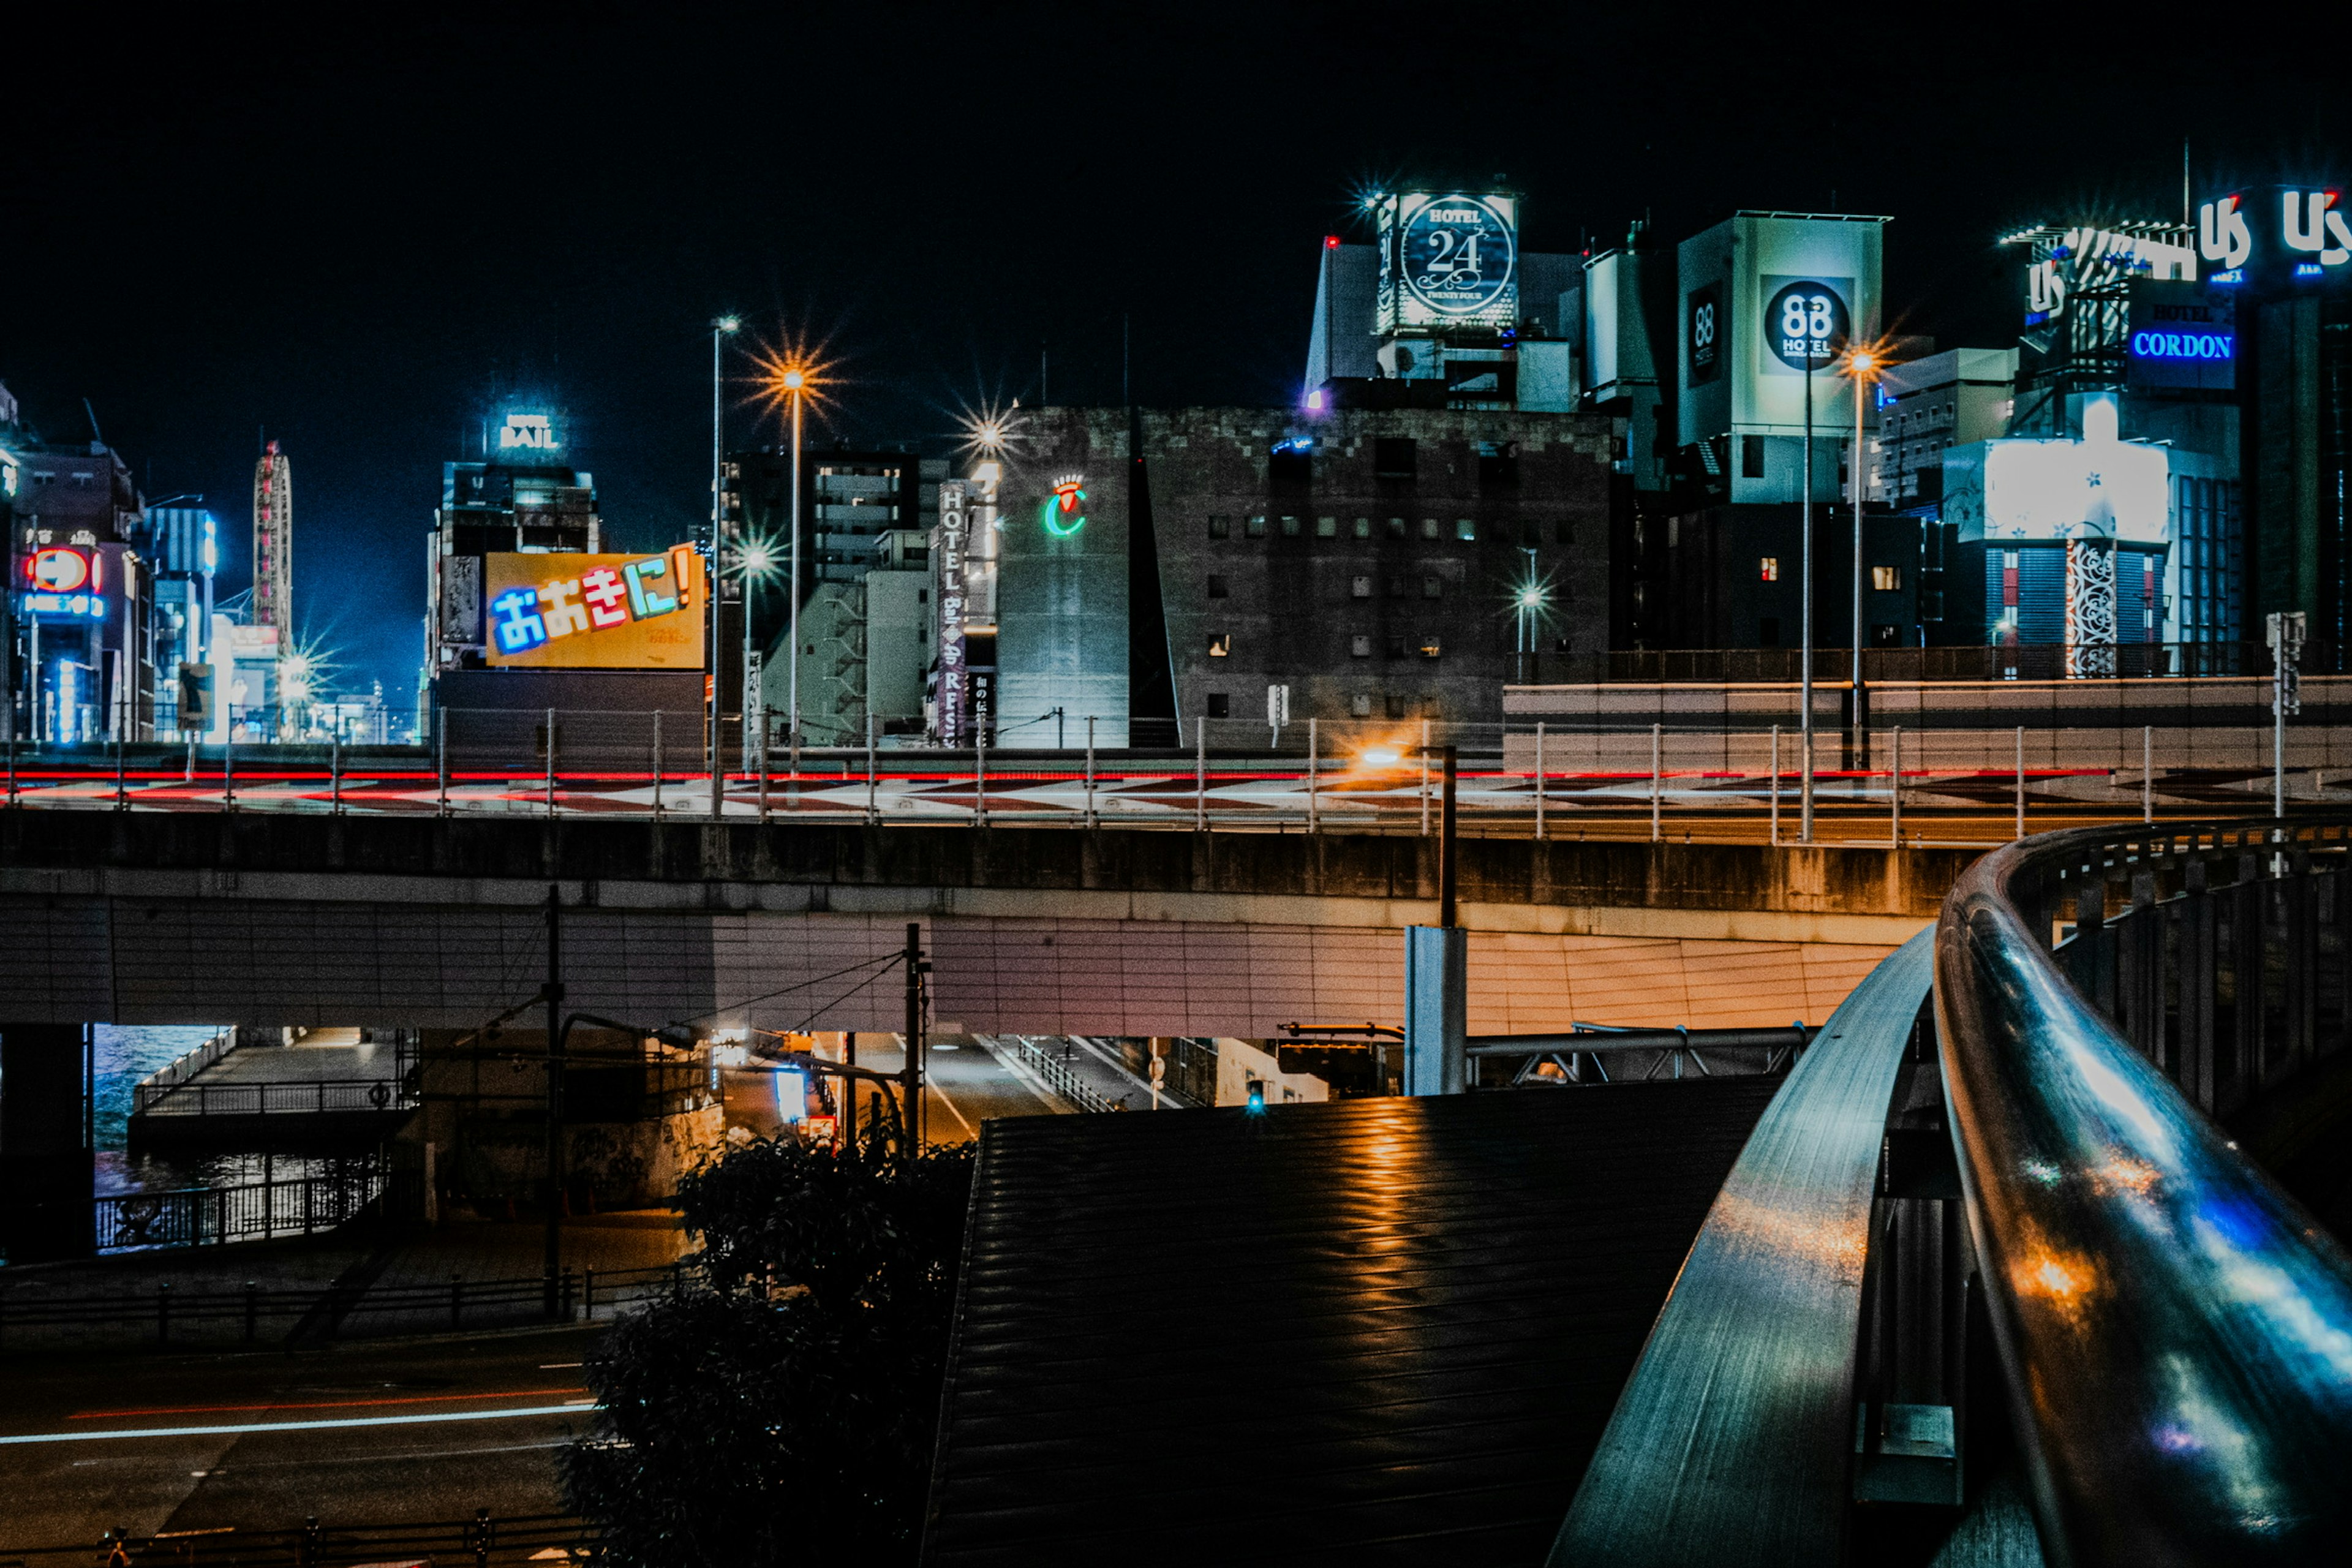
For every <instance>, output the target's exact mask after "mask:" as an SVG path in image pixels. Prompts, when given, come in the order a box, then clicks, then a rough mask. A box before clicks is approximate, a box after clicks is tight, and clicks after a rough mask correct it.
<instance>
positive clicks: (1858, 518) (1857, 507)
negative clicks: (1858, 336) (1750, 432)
mask: <svg viewBox="0 0 2352 1568" xmlns="http://www.w3.org/2000/svg"><path fill="white" fill-rule="evenodd" d="M1878 370H1879V363H1878V356H1877V355H1876V354H1874V353H1871V352H1870V351H1869V350H1868V349H1855V350H1853V352H1852V353H1848V354H1847V355H1846V356H1845V374H1847V375H1848V376H1849V377H1851V378H1852V379H1853V463H1852V464H1851V465H1850V469H1851V478H1852V482H1853V704H1852V707H1853V713H1852V715H1851V718H1852V721H1853V751H1854V753H1855V755H1856V756H1858V757H1863V758H1867V757H1868V755H1869V752H1870V696H1869V693H1868V691H1867V689H1865V688H1864V685H1863V683H1862V647H1863V635H1862V634H1863V625H1862V577H1863V574H1864V572H1865V571H1867V570H1868V568H1867V567H1865V566H1864V564H1863V555H1862V498H1863V492H1864V489H1865V488H1866V481H1865V480H1864V478H1863V468H1862V461H1863V447H1862V409H1863V403H1862V399H1863V388H1864V387H1865V386H1867V385H1869V384H1872V383H1874V382H1875V381H1876V380H1877V379H1878ZM1865 765H1866V764H1865Z"/></svg>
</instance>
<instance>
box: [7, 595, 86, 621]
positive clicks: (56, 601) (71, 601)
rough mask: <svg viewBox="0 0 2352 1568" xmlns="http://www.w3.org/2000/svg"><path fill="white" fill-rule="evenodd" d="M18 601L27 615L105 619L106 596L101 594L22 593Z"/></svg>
mask: <svg viewBox="0 0 2352 1568" xmlns="http://www.w3.org/2000/svg"><path fill="white" fill-rule="evenodd" d="M18 603H19V605H21V607H22V608H23V610H24V612H25V614H26V615H28V616H73V617H75V618H76V619H81V618H87V619H89V620H93V621H102V620H104V619H106V596H105V595H102V594H24V595H18Z"/></svg>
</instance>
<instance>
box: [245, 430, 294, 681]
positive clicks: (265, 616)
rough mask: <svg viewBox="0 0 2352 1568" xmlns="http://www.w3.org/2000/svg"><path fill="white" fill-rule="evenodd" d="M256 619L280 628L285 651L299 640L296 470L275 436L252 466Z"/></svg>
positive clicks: (280, 648) (281, 646) (280, 644)
mask: <svg viewBox="0 0 2352 1568" xmlns="http://www.w3.org/2000/svg"><path fill="white" fill-rule="evenodd" d="M253 624H254V625H255V626H276V627H277V628H278V652H279V653H281V654H283V653H285V652H287V651H289V649H290V647H292V645H293V639H294V473H293V467H292V465H291V464H290V463H289V461H288V460H287V458H286V454H285V453H283V452H280V451H279V450H278V443H277V442H275V441H272V442H270V443H269V445H268V446H267V447H264V448H262V453H261V461H259V462H258V463H257V464H255V465H254V468H253Z"/></svg>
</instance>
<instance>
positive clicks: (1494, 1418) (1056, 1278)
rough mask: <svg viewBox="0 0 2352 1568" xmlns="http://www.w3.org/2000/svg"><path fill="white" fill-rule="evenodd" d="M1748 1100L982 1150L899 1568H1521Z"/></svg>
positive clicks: (1591, 1441) (1046, 1134)
mask: <svg viewBox="0 0 2352 1568" xmlns="http://www.w3.org/2000/svg"><path fill="white" fill-rule="evenodd" d="M1779 1082H1780V1080H1779V1079H1752V1078H1749V1079H1708V1080H1699V1081H1690V1080H1685V1081H1683V1082H1679V1083H1657V1084H1622V1085H1613V1086H1610V1087H1605V1088H1599V1087H1596V1088H1587V1089H1554V1090H1522V1091H1516V1092H1507V1091H1496V1092H1488V1093H1483V1094H1471V1095H1460V1096H1454V1097H1449V1098H1444V1099H1415V1100H1407V1099H1379V1100H1347V1101H1341V1102H1339V1103H1336V1104H1329V1105H1289V1106H1278V1107H1275V1108H1272V1109H1269V1110H1267V1111H1265V1113H1264V1114H1262V1115H1256V1116H1253V1115H1250V1114H1248V1113H1246V1112H1244V1111H1241V1110H1188V1111H1182V1112H1174V1113H1163V1114H1160V1115H1152V1114H1150V1113H1141V1114H1136V1115H1128V1116H1091V1117H1078V1116H1068V1117H1027V1118H1020V1119H1014V1120H1005V1121H991V1122H989V1123H988V1124H987V1126H986V1128H985V1130H984V1131H983V1132H982V1141H981V1148H982V1152H981V1163H980V1168H979V1172H978V1174H977V1178H976V1182H975V1185H974V1189H973V1195H972V1218H971V1230H970V1234H969V1237H968V1238H967V1246H968V1247H969V1248H970V1254H969V1258H968V1259H967V1265H966V1268H965V1272H964V1278H963V1287H962V1298H961V1301H960V1302H959V1304H958V1310H957V1321H956V1330H955V1343H954V1347H953V1351H952V1359H951V1362H950V1367H949V1373H948V1389H947V1396H946V1401H945V1408H944V1412H943V1420H942V1423H941V1427H940V1450H939V1456H938V1461H937V1468H936V1470H935V1473H934V1476H933V1479H932V1486H931V1497H930V1512H931V1518H930V1524H929V1531H928V1535H927V1539H926V1541H925V1542H924V1561H925V1562H926V1563H933V1564H939V1565H941V1568H945V1565H949V1564H955V1565H959V1568H961V1565H965V1564H1014V1563H1019V1564H1057V1563H1089V1564H1099V1563H1108V1564H1118V1563H1122V1562H1123V1561H1124V1562H1155V1563H1157V1562H1171V1561H1180V1562H1198V1563H1241V1562H1280V1563H1325V1562H1328V1563H1339V1562H1343V1561H1344V1562H1347V1563H1407V1562H1410V1563H1540V1562H1541V1561H1542V1560H1543V1556H1544V1553H1545V1552H1546V1550H1547V1549H1548V1548H1549V1546H1550V1544H1551V1541H1552V1537H1553V1534H1554V1533H1555V1532H1556V1531H1558V1530H1559V1523H1560V1520H1561V1518H1562V1517H1563V1516H1564V1515H1565V1514H1566V1512H1567V1510H1568V1505H1569V1501H1570V1499H1571V1498H1572V1497H1573V1496H1574V1495H1575V1492H1576V1486H1577V1481H1578V1479H1579V1478H1580V1476H1581V1475H1582V1473H1583V1469H1584V1466H1585V1464H1586V1461H1587V1460H1588V1459H1589V1458H1591V1454H1592V1451H1593V1448H1594V1447H1595V1445H1596V1444H1597V1443H1598V1442H1599V1440H1600V1437H1601V1428H1602V1426H1605V1425H1606V1424H1607V1422H1608V1419H1609V1414H1610V1411H1611V1408H1612V1406H1613V1405H1614V1404H1615V1402H1616V1399H1617V1394H1618V1391H1619V1390H1620V1388H1622V1385H1623V1384H1624V1382H1625V1378H1626V1375H1627V1373H1629V1372H1630V1371H1631V1370H1632V1368H1633V1362H1634V1359H1635V1357H1636V1356H1637V1355H1638V1353H1639V1352H1640V1351H1641V1348H1642V1342H1643V1336H1644V1335H1645V1334H1646V1333H1647V1332H1648V1331H1649V1328H1650V1324H1651V1321H1652V1320H1653V1319H1654V1317H1655V1316H1656V1315H1657V1311H1658V1308H1659V1305H1660V1304H1661V1303H1662V1302H1663V1301H1664V1300H1665V1296H1666V1292H1667V1290H1668V1289H1669V1287H1670V1286H1671V1285H1672V1284H1673V1282H1674V1279H1675V1270H1676V1269H1677V1268H1679V1267H1680V1266H1681V1263H1682V1260H1683V1257H1684V1254H1685V1252H1686V1251H1687V1250H1688V1249H1689V1247H1690V1244H1691V1240H1692V1238H1693V1237H1695V1236H1696V1234H1697V1231H1698V1228H1699V1225H1700V1222H1701V1221H1702V1220H1703V1219H1704V1218H1705V1217H1706V1210H1707V1205H1708V1204H1709V1203H1710V1202H1711V1201H1712V1200H1713V1198H1714V1195H1715V1193H1716V1189H1717V1187H1718V1186H1719V1185H1720V1184H1722V1181H1723V1178H1724V1176H1725V1174H1726V1173H1727V1172H1728V1171H1729V1170H1730V1168H1731V1164H1732V1162H1733V1161H1734V1160H1735V1159H1736V1158H1737V1157H1738V1152H1739V1149H1740V1145H1741V1144H1742V1143H1743V1142H1745V1141H1746V1139H1747V1136H1748V1131H1749V1129H1751V1128H1752V1127H1753V1126H1754V1125H1755V1123H1756V1121H1757V1119H1758V1117H1759V1115H1761V1114H1762V1112H1763V1110H1764V1106H1765V1104H1766V1102H1767V1101H1768V1100H1770V1098H1771V1096H1772V1093H1773V1091H1774V1090H1775V1089H1777V1088H1778V1087H1779Z"/></svg>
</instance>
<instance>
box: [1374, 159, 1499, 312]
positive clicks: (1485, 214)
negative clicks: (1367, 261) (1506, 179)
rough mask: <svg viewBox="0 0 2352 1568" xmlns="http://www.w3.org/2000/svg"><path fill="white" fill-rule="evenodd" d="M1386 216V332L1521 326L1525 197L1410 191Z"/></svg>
mask: <svg viewBox="0 0 2352 1568" xmlns="http://www.w3.org/2000/svg"><path fill="white" fill-rule="evenodd" d="M1379 216H1380V247H1381V274H1380V289H1379V296H1378V300H1379V312H1378V320H1377V325H1378V328H1379V330H1380V331H1382V332H1393V331H1400V330H1402V331H1444V330H1445V329H1447V328H1449V327H1481V328H1491V329H1494V330H1496V331H1499V330H1501V329H1502V328H1505V327H1510V326H1516V325H1517V323H1518V319H1519V203H1518V198H1517V197H1516V196H1507V195H1471V194H1468V193H1465V192H1455V193H1452V194H1436V193H1432V192H1427V191H1407V192H1404V193H1402V194H1401V195H1392V196H1389V197H1387V198H1385V199H1384V200H1382V201H1381V205H1380V209H1379Z"/></svg>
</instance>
